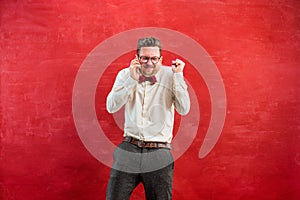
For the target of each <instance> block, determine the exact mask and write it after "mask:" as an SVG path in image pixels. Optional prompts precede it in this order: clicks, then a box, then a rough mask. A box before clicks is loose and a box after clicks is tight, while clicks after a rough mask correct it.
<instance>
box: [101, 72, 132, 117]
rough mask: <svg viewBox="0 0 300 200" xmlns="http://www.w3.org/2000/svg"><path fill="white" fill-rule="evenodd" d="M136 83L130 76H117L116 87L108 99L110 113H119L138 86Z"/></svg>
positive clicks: (107, 106)
mask: <svg viewBox="0 0 300 200" xmlns="http://www.w3.org/2000/svg"><path fill="white" fill-rule="evenodd" d="M136 83H137V82H136V81H135V80H133V79H132V78H131V77H130V76H125V77H123V76H122V74H119V75H118V76H117V79H116V81H115V83H114V86H113V88H112V90H111V92H110V93H109V94H108V96H107V99H106V109H107V111H108V112H109V113H114V112H117V111H118V110H119V109H120V108H121V107H122V106H123V105H124V104H125V103H126V102H127V101H128V100H129V99H130V96H131V94H132V93H133V91H134V88H135V86H136Z"/></svg>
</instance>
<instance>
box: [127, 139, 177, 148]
mask: <svg viewBox="0 0 300 200" xmlns="http://www.w3.org/2000/svg"><path fill="white" fill-rule="evenodd" d="M123 141H124V142H129V143H131V144H134V145H136V146H138V147H140V148H156V149H158V148H167V149H172V146H171V144H170V143H167V142H145V141H142V140H139V139H136V138H133V137H129V136H125V137H124V139H123Z"/></svg>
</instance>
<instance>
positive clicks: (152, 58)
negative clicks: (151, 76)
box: [139, 56, 161, 64]
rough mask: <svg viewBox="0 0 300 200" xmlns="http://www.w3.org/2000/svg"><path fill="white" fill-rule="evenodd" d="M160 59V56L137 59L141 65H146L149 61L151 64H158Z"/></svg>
mask: <svg viewBox="0 0 300 200" xmlns="http://www.w3.org/2000/svg"><path fill="white" fill-rule="evenodd" d="M160 58H161V56H160V57H158V56H153V57H148V56H140V57H139V61H140V62H141V63H143V64H146V63H148V61H149V60H151V62H152V63H153V64H156V63H158V62H159V59H160Z"/></svg>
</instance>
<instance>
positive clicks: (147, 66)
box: [138, 47, 162, 76]
mask: <svg viewBox="0 0 300 200" xmlns="http://www.w3.org/2000/svg"><path fill="white" fill-rule="evenodd" d="M138 56H139V58H140V63H141V72H142V74H143V75H145V76H152V75H154V74H156V73H157V72H158V70H159V68H160V66H161V63H162V57H161V56H160V52H159V48H158V47H142V48H141V49H140V52H139V55H138ZM155 62H157V63H155Z"/></svg>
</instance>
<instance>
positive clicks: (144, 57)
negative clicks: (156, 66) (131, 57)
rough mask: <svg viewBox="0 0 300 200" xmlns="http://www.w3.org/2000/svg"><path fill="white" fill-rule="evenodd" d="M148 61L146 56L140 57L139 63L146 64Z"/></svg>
mask: <svg viewBox="0 0 300 200" xmlns="http://www.w3.org/2000/svg"><path fill="white" fill-rule="evenodd" d="M148 60H149V57H147V56H141V57H140V61H141V62H142V63H147V62H148Z"/></svg>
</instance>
